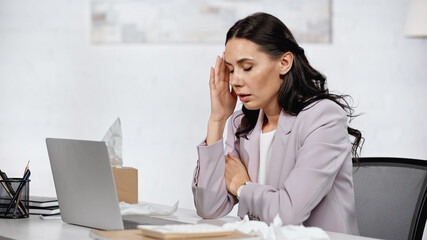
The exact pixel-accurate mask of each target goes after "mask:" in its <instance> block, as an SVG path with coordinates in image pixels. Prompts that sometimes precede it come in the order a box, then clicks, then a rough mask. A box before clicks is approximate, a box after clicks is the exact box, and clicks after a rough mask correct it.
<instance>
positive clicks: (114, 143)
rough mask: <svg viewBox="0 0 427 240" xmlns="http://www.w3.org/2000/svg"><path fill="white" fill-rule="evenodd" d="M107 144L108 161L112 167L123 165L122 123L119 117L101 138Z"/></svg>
mask: <svg viewBox="0 0 427 240" xmlns="http://www.w3.org/2000/svg"><path fill="white" fill-rule="evenodd" d="M102 141H104V142H105V143H106V144H107V148H108V155H109V156H110V162H111V166H112V167H118V168H121V167H122V166H123V158H122V145H123V142H122V141H123V140H122V124H121V122H120V118H117V119H116V121H115V122H114V123H113V125H111V127H110V129H108V132H107V133H106V134H105V136H104V137H103V138H102Z"/></svg>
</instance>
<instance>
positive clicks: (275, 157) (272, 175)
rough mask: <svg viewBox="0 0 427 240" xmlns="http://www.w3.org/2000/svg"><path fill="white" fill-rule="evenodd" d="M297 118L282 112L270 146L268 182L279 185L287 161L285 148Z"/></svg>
mask: <svg viewBox="0 0 427 240" xmlns="http://www.w3.org/2000/svg"><path fill="white" fill-rule="evenodd" d="M295 118H296V116H292V115H289V114H287V113H285V112H284V111H282V112H281V113H280V116H279V121H278V123H277V129H276V133H275V134H274V138H273V142H272V143H271V148H270V159H269V162H268V176H267V184H270V185H276V186H278V182H279V181H280V178H279V176H280V175H281V174H280V172H281V171H282V166H283V163H284V162H285V161H287V159H285V156H286V153H285V152H284V149H285V146H287V144H288V141H289V134H290V133H291V131H292V127H293V125H294V122H295ZM258 155H259V154H258Z"/></svg>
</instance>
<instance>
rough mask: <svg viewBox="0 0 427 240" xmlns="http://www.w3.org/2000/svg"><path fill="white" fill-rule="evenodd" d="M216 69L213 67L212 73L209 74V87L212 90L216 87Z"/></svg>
mask: <svg viewBox="0 0 427 240" xmlns="http://www.w3.org/2000/svg"><path fill="white" fill-rule="evenodd" d="M214 78H215V69H214V68H213V67H211V72H210V74H209V86H210V87H211V88H212V87H213V85H214V81H215V79H214Z"/></svg>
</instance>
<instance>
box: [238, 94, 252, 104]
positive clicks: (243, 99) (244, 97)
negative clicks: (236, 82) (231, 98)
mask: <svg viewBox="0 0 427 240" xmlns="http://www.w3.org/2000/svg"><path fill="white" fill-rule="evenodd" d="M238 96H239V99H240V101H241V102H247V101H249V97H250V96H251V95H250V94H239V95H238Z"/></svg>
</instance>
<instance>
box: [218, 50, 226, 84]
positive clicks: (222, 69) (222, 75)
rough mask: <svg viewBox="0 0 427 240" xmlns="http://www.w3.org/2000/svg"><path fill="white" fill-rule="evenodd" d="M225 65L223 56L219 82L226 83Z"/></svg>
mask: <svg viewBox="0 0 427 240" xmlns="http://www.w3.org/2000/svg"><path fill="white" fill-rule="evenodd" d="M224 65H225V63H224V54H222V58H221V65H220V67H219V75H218V80H219V81H221V83H222V81H224V68H225V66H224Z"/></svg>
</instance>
